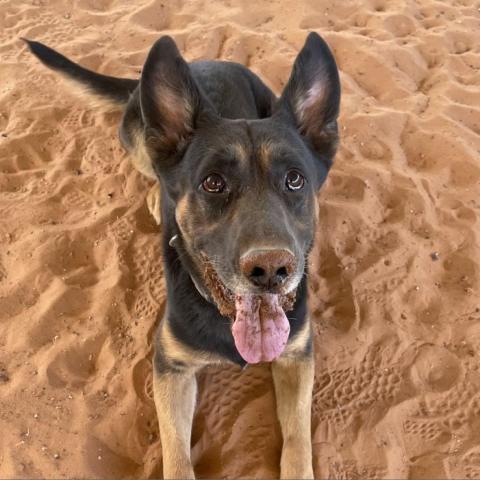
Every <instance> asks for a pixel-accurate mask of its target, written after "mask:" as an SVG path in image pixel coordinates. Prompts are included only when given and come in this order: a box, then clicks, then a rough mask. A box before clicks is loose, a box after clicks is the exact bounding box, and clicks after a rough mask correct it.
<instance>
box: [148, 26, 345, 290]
mask: <svg viewBox="0 0 480 480" xmlns="http://www.w3.org/2000/svg"><path fill="white" fill-rule="evenodd" d="M230 94H231V95H235V92H231V93H230ZM339 102H340V83H339V76H338V70H337V67H336V64H335V60H334V58H333V56H332V53H331V52H330V50H329V48H328V46H327V45H326V43H325V42H324V41H323V40H322V39H321V38H320V37H319V36H318V35H317V34H313V33H312V34H310V35H309V36H308V38H307V41H306V43H305V45H304V47H303V48H302V50H301V52H300V53H299V55H298V57H297V58H296V60H295V64H294V66H293V71H292V74H291V77H290V79H289V81H288V83H287V85H286V87H285V89H284V91H283V93H282V95H281V97H280V98H279V99H278V100H274V104H273V105H272V114H271V115H270V116H269V117H268V118H262V119H255V120H229V119H225V118H220V117H219V116H218V115H216V114H215V112H214V109H213V107H212V106H211V104H210V103H209V101H208V99H207V97H206V95H204V94H203V93H202V91H201V89H200V87H199V86H198V85H197V84H196V82H195V80H194V78H193V77H192V75H191V72H190V68H189V66H188V65H187V63H186V62H185V61H184V60H183V58H182V57H181V55H180V53H179V51H178V49H177V48H176V46H175V44H174V42H173V40H171V39H170V38H169V37H163V38H161V39H160V40H159V41H158V42H157V43H156V44H155V45H154V46H153V48H152V50H151V51H150V53H149V55H148V58H147V61H146V63H145V66H144V69H143V73H142V77H141V80H140V103H141V109H142V117H143V121H144V123H145V125H146V142H147V147H148V149H149V151H150V155H151V157H152V161H153V165H154V169H155V171H156V173H157V175H158V176H159V178H160V181H161V184H162V188H163V189H165V191H166V193H167V195H168V197H169V198H170V199H171V201H172V202H173V204H174V205H175V219H176V222H177V224H178V228H179V231H180V235H181V240H182V242H183V243H184V245H185V248H186V250H187V251H188V253H189V256H190V257H191V259H192V260H193V262H194V264H195V265H196V266H197V268H198V270H199V271H200V272H206V271H210V273H211V274H212V275H213V276H216V277H217V278H218V280H219V281H220V282H221V284H222V286H223V288H224V293H225V292H229V293H230V294H233V295H238V294H240V295H242V294H258V295H262V294H265V293H273V294H285V295H286V294H288V293H289V292H292V291H294V290H295V288H296V287H297V286H298V284H299V282H300V280H301V279H302V276H303V275H304V272H305V264H306V258H307V255H308V253H309V251H310V248H311V246H312V242H313V237H314V231H315V224H316V212H317V209H316V192H317V191H318V189H319V188H320V187H321V185H322V184H323V182H324V180H325V178H326V176H327V173H328V170H329V168H330V166H331V163H332V159H333V156H334V154H335V151H336V147H337V141H338V131H337V116H338V112H339ZM210 276H211V275H210ZM207 283H208V282H207ZM210 287H211V286H210ZM227 296H228V293H227Z"/></svg>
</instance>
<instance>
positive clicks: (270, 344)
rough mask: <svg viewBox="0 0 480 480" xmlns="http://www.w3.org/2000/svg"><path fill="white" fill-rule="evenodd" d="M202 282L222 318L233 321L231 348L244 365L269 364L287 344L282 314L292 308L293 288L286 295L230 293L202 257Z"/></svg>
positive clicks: (287, 331)
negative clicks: (240, 357)
mask: <svg viewBox="0 0 480 480" xmlns="http://www.w3.org/2000/svg"><path fill="white" fill-rule="evenodd" d="M203 266H204V269H203V280H204V283H205V286H206V287H207V289H208V291H209V293H210V297H211V298H212V300H213V302H214V303H215V305H216V306H217V308H218V310H219V311H220V313H221V314H222V315H223V316H226V317H228V318H230V319H231V320H233V324H232V334H233V338H234V340H235V346H236V347H237V350H238V352H239V353H240V355H241V356H242V358H243V359H244V360H245V361H246V362H248V363H259V362H271V361H272V360H275V359H276V358H278V357H279V356H280V355H281V354H282V353H283V351H284V350H285V346H286V344H287V341H288V336H289V333H290V323H289V321H288V319H287V316H286V314H285V312H288V311H290V310H292V309H293V306H294V304H295V298H296V289H295V290H293V291H292V292H289V293H288V294H274V293H264V294H254V293H234V292H232V291H231V290H230V289H228V288H227V286H226V285H225V284H224V283H223V282H222V281H221V279H220V277H219V275H218V273H217V271H216V270H215V268H214V267H213V265H212V264H211V263H210V262H209V261H208V259H207V257H206V256H203Z"/></svg>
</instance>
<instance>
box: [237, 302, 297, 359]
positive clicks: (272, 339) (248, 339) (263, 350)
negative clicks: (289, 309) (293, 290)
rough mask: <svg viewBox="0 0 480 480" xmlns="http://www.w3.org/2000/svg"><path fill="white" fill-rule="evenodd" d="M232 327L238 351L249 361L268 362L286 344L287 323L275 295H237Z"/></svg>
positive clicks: (279, 353) (276, 355)
mask: <svg viewBox="0 0 480 480" xmlns="http://www.w3.org/2000/svg"><path fill="white" fill-rule="evenodd" d="M235 308H236V317H235V321H234V322H233V326H232V333H233V338H234V339H235V345H236V347H237V350H238V352H239V353H240V355H241V356H242V357H243V359H244V360H245V361H247V362H248V363H258V362H271V361H272V360H275V358H277V357H279V356H280V355H281V353H282V352H283V350H284V349H285V345H286V344H287V340H288V334H289V333H290V324H289V322H288V319H287V316H286V315H285V312H284V310H283V308H282V307H281V306H280V303H279V297H278V295H274V294H265V295H237V296H236V297H235Z"/></svg>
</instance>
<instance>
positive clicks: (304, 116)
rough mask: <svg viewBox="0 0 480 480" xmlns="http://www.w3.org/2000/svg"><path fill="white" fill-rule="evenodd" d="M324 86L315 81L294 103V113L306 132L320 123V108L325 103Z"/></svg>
mask: <svg viewBox="0 0 480 480" xmlns="http://www.w3.org/2000/svg"><path fill="white" fill-rule="evenodd" d="M324 97H325V86H324V84H323V82H322V81H320V80H317V81H316V82H315V83H314V84H313V85H312V86H311V87H310V88H309V89H308V90H307V91H306V93H305V94H303V95H300V96H299V98H298V99H297V102H296V113H297V117H298V120H299V122H300V124H301V125H302V127H303V128H304V129H306V130H308V129H310V128H312V127H313V125H312V122H313V123H314V124H317V125H319V124H320V125H321V123H322V120H323V118H322V116H323V115H322V106H323V104H324V101H325V98H324Z"/></svg>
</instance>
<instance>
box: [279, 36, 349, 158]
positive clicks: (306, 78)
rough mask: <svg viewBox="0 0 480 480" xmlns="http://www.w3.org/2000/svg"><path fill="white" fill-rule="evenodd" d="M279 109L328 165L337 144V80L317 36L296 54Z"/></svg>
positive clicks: (329, 54)
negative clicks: (287, 116)
mask: <svg viewBox="0 0 480 480" xmlns="http://www.w3.org/2000/svg"><path fill="white" fill-rule="evenodd" d="M280 107H281V108H282V109H283V110H287V111H288V113H289V114H290V115H291V116H293V119H294V121H295V123H296V126H297V128H298V130H299V131H300V133H301V134H302V135H304V136H305V137H306V138H307V139H308V140H309V141H310V143H311V145H312V147H313V149H314V150H315V151H316V152H317V153H318V154H320V155H322V156H325V157H326V158H327V159H329V161H331V160H332V159H333V156H334V155H335V152H336V149H337V143H338V127H337V117H338V113H339V109H340V79H339V75H338V69H337V65H336V63H335V59H334V57H333V54H332V52H331V51H330V49H329V48H328V45H327V44H326V43H325V41H324V40H322V38H321V37H320V36H319V35H318V34H316V33H310V34H309V35H308V37H307V40H306V42H305V45H304V46H303V48H302V50H301V51H300V53H299V54H298V56H297V58H296V60H295V63H294V65H293V70H292V74H291V75H290V79H289V80H288V83H287V85H286V86H285V89H284V90H283V93H282V96H281V98H280Z"/></svg>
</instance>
